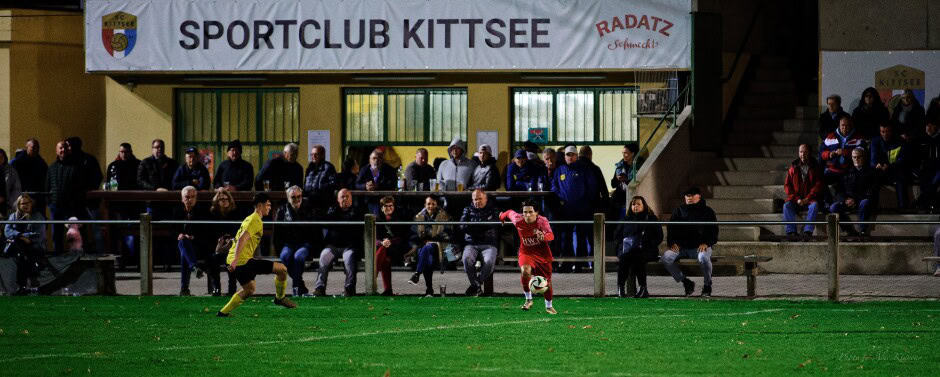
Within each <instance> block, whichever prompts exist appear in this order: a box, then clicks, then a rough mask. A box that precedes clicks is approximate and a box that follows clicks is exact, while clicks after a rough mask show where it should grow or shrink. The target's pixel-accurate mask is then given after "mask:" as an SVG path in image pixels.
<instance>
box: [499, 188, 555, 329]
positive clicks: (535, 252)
mask: <svg viewBox="0 0 940 377" xmlns="http://www.w3.org/2000/svg"><path fill="white" fill-rule="evenodd" d="M536 208H538V207H537V206H536V205H535V203H534V202H532V201H530V200H527V201H525V202H523V203H522V214H521V215H520V214H519V213H517V212H516V211H513V210H508V211H506V212H503V213H501V214H499V220H500V221H502V222H504V223H505V222H506V220H509V221H511V222H512V225H515V226H516V230H517V231H518V232H519V239H520V240H521V241H522V242H521V244H520V245H519V269H520V270H521V271H522V277H521V278H520V279H519V280H520V281H521V282H522V291H523V292H524V293H525V303H524V304H522V310H529V308H531V307H532V292H531V291H529V279H531V278H532V274H533V273H534V274H535V275H540V276H543V277H545V280H548V290H546V291H545V311H546V312H547V313H548V314H558V311H556V310H555V308H553V307H552V250H551V249H549V247H548V242H549V241H551V240H554V239H555V234H554V233H552V228H551V227H550V226H549V225H548V219H546V218H545V217H544V216H539V213H538V212H537V211H536Z"/></svg>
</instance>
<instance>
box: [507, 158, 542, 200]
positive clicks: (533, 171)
mask: <svg viewBox="0 0 940 377" xmlns="http://www.w3.org/2000/svg"><path fill="white" fill-rule="evenodd" d="M542 170H543V169H541V167H540V166H539V165H536V164H534V163H533V162H531V161H529V157H528V155H527V154H526V151H524V150H522V149H520V150H517V151H516V154H515V155H514V156H513V159H512V162H510V163H509V166H506V191H538V189H539V188H538V180H539V178H540V177H541V176H542V175H544V174H545V173H544V172H543V171H542Z"/></svg>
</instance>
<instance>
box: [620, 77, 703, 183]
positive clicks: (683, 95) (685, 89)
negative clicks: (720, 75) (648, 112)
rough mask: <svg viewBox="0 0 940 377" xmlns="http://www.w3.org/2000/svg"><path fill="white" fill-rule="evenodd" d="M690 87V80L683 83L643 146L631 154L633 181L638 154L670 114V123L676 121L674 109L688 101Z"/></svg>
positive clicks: (635, 178) (647, 145) (651, 139)
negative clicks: (633, 154)
mask: <svg viewBox="0 0 940 377" xmlns="http://www.w3.org/2000/svg"><path fill="white" fill-rule="evenodd" d="M691 87H692V82H691V81H689V82H687V83H686V84H685V87H683V88H682V91H680V92H679V95H678V96H676V100H675V101H673V102H672V104H670V105H669V108H668V109H666V114H664V115H663V117H662V118H660V119H659V123H657V124H656V127H654V128H653V131H652V132H650V136H649V137H648V138H646V142H645V143H643V146H642V147H640V148H639V149H638V150H637V153H636V155H635V156H633V164H631V166H630V173H631V175H632V176H633V180H634V181H636V180H637V177H636V172H637V170H639V168H637V162H638V161H639V160H640V154H641V153H642V152H643V151H644V150H646V149H647V148H648V147H649V144H650V142H652V141H653V137H654V136H656V133H657V132H659V128H660V127H662V125H663V123H665V122H666V119H669V116H670V115H672V123H673V124H675V123H676V119H677V117H678V115H677V112H676V111H678V110H679V103H680V102H684V103H688V101H687V100H686V97H687V96H688V95H689V88H691ZM683 107H684V106H683ZM676 127H678V125H676ZM666 128H669V126H666Z"/></svg>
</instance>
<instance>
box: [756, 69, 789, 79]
mask: <svg viewBox="0 0 940 377" xmlns="http://www.w3.org/2000/svg"><path fill="white" fill-rule="evenodd" d="M754 77H755V79H757V80H760V81H790V80H792V79H793V78H792V76H791V75H790V71H789V70H787V69H779V68H765V67H760V68H758V69H757V73H756V74H755V75H754Z"/></svg>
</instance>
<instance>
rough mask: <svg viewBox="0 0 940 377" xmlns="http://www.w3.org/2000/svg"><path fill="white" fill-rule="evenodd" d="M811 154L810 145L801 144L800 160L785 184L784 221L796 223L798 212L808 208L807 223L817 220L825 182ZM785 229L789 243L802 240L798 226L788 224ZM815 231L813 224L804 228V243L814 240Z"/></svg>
mask: <svg viewBox="0 0 940 377" xmlns="http://www.w3.org/2000/svg"><path fill="white" fill-rule="evenodd" d="M810 153H811V151H810V149H809V145H808V144H800V150H799V158H797V159H796V160H793V163H792V164H791V165H790V170H788V171H787V180H786V181H785V182H784V184H783V189H784V191H785V192H786V194H787V201H786V203H783V221H796V215H797V212H798V211H799V210H801V209H803V208H806V221H807V222H812V221H815V220H816V212H817V210H818V206H819V201H818V200H819V199H820V195H821V193H822V189H823V182H822V171H821V170H820V169H819V164H817V163H816V160H815V159H814V158H813V157H811V154H810ZM785 229H786V232H787V240H788V241H796V240H798V239H800V237H799V234H797V227H796V224H787V225H786V226H785ZM813 229H814V226H813V224H806V225H804V226H803V236H802V239H803V241H809V240H810V239H812V237H813Z"/></svg>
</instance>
